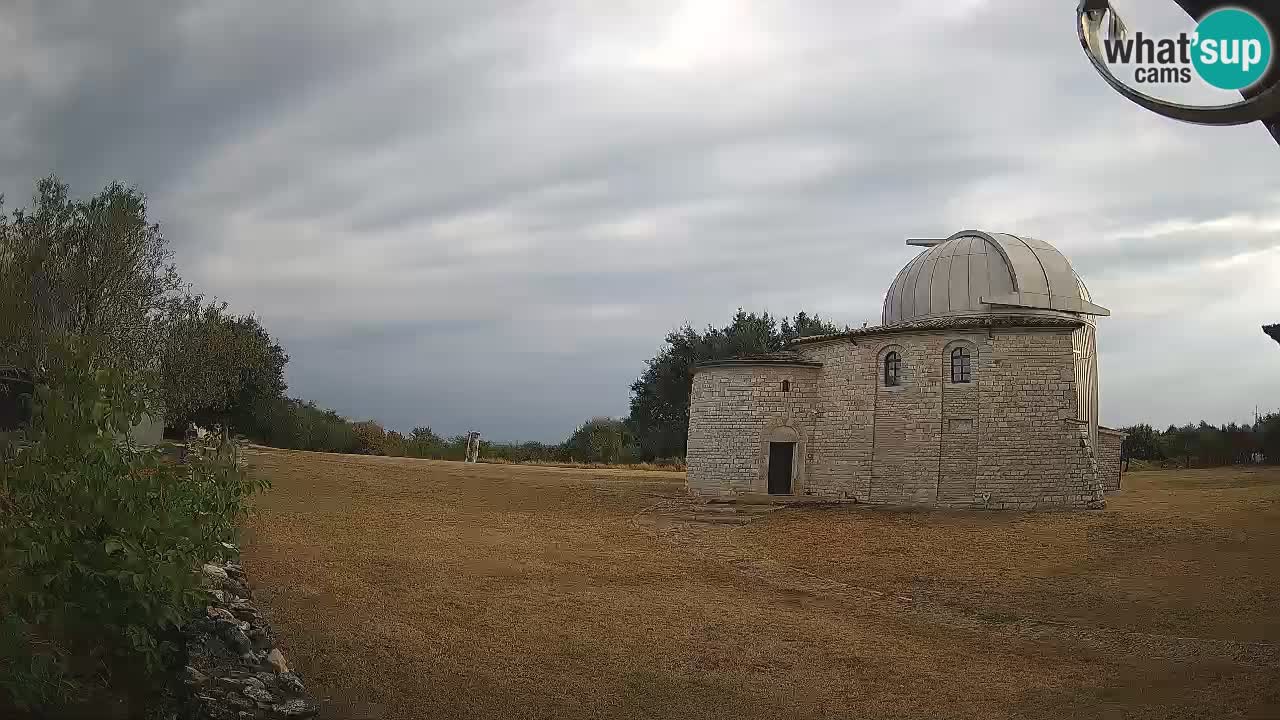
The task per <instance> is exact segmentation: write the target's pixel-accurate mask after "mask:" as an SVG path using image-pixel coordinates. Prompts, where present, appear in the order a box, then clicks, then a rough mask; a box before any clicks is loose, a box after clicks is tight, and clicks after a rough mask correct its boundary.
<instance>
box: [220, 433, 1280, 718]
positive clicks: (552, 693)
mask: <svg viewBox="0 0 1280 720" xmlns="http://www.w3.org/2000/svg"><path fill="white" fill-rule="evenodd" d="M251 462H252V463H253V465H254V468H255V469H254V471H255V472H261V473H264V474H266V475H267V476H269V477H270V478H271V479H272V481H273V482H274V488H273V490H272V491H271V492H270V493H269V494H268V495H267V496H265V497H263V498H262V499H261V500H260V501H259V502H258V509H257V512H256V515H255V517H254V518H253V520H252V522H251V524H250V527H249V528H248V531H247V538H246V540H247V542H246V548H245V564H246V568H247V570H248V572H249V575H250V576H251V577H253V578H254V579H255V583H256V584H257V585H258V586H260V587H262V588H263V591H262V592H260V593H259V601H260V605H262V606H265V608H266V609H267V610H268V611H269V612H270V614H271V619H272V622H273V625H274V626H275V628H276V630H277V631H278V633H279V634H280V635H281V636H282V641H281V642H282V645H283V646H284V649H285V650H286V652H287V654H288V655H289V657H290V658H291V659H293V660H294V662H295V664H297V665H298V666H300V668H301V671H302V674H303V676H304V677H306V678H307V679H308V683H309V684H310V685H311V689H312V691H313V692H314V693H315V694H316V695H317V696H319V697H320V698H322V699H324V698H328V699H329V708H328V710H327V711H326V712H327V713H328V717H331V718H345V719H353V718H490V717H521V718H524V717H528V718H601V717H607V718H659V717H662V718H665V717H682V718H710V717H733V718H780V717H966V718H968V717H972V718H996V717H1046V718H1048V717H1055V718H1056V717H1116V718H1121V717H1124V718H1132V717H1150V718H1169V717H1215V718H1225V717H1258V718H1262V717H1277V716H1280V660H1278V656H1277V653H1278V651H1277V647H1278V645H1280V609H1278V608H1280V587H1278V585H1280V584H1278V583H1277V577H1278V574H1277V572H1278V571H1280V472H1276V471H1270V472H1262V471H1257V472H1253V471H1238V470H1230V471H1190V472H1148V473H1134V474H1130V475H1126V476H1125V487H1126V489H1125V491H1124V492H1123V493H1122V494H1120V495H1116V496H1113V497H1111V498H1109V500H1108V502H1109V506H1108V509H1107V510H1105V511H1103V512H1099V513H983V512H972V513H952V512H900V511H891V510H885V509H875V508H867V507H861V506H844V507H839V508H786V509H782V510H777V511H774V512H770V513H767V514H766V515H764V516H763V517H760V518H755V519H753V520H752V521H751V522H749V523H745V524H737V523H723V524H720V523H706V522H683V521H681V516H680V514H679V513H675V515H674V516H675V518H676V520H677V521H675V522H670V521H668V520H669V519H670V518H671V517H672V516H673V512H672V509H673V508H675V509H677V510H680V511H681V512H683V505H682V503H681V501H680V499H679V498H680V496H681V493H682V487H683V475H681V474H677V473H656V472H637V471H630V472H629V471H611V470H571V469H560V468H541V467H529V466H515V465H503V466H495V465H463V464H461V463H447V462H432V461H422V460H408V459H398V458H367V457H352V456H341V455H325V454H314V453H301V452H284V451H263V452H259V453H256V454H255V455H254V456H253V457H252V458H251ZM664 518H666V519H664Z"/></svg>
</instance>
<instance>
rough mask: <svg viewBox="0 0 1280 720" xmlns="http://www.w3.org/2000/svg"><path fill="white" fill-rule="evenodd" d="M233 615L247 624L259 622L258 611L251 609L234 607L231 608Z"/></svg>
mask: <svg viewBox="0 0 1280 720" xmlns="http://www.w3.org/2000/svg"><path fill="white" fill-rule="evenodd" d="M231 614H232V615H234V616H235V617H237V618H239V619H241V620H244V621H245V622H256V621H257V620H258V611H257V610H254V609H253V608H251V607H233V608H231Z"/></svg>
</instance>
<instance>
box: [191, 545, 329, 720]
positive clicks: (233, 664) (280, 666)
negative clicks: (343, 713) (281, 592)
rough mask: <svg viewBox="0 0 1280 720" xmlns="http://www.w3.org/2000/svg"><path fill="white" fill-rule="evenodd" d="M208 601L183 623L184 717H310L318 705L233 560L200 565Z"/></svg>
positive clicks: (201, 719)
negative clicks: (186, 691)
mask: <svg viewBox="0 0 1280 720" xmlns="http://www.w3.org/2000/svg"><path fill="white" fill-rule="evenodd" d="M203 573H204V580H205V587H206V588H207V592H208V594H209V604H208V605H207V606H206V608H205V611H204V613H203V615H202V616H201V617H199V618H197V619H195V620H194V621H192V622H190V623H188V625H187V629H186V636H187V661H188V663H189V664H188V665H187V667H186V670H185V672H186V677H185V678H184V680H185V683H186V686H187V688H188V689H189V690H190V703H191V709H190V713H189V717H193V718H197V719H198V720H250V719H260V720H284V719H286V718H310V717H314V716H315V715H316V713H317V712H319V708H318V707H317V706H316V704H315V702H314V701H313V700H312V699H311V698H310V697H309V696H308V695H307V692H306V688H305V687H304V686H303V684H302V680H301V678H299V677H298V675H297V674H296V673H294V672H292V671H290V669H289V665H288V663H287V662H286V661H285V657H284V653H282V652H280V649H279V648H277V647H276V646H275V642H274V640H273V637H272V634H271V628H270V627H269V626H268V624H267V622H266V620H265V619H264V618H263V617H262V615H261V614H260V613H259V612H258V610H257V609H256V608H254V606H253V605H252V604H251V600H252V599H253V595H252V593H251V592H250V590H249V584H248V581H247V579H246V578H245V574H244V569H243V568H242V567H241V566H240V565H239V564H238V563H233V562H228V563H225V564H208V565H205V566H204V568H203Z"/></svg>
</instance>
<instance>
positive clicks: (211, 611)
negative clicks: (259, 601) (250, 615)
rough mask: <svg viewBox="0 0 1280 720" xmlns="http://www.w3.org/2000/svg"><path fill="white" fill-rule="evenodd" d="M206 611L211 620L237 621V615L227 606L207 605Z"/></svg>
mask: <svg viewBox="0 0 1280 720" xmlns="http://www.w3.org/2000/svg"><path fill="white" fill-rule="evenodd" d="M204 611H205V614H206V615H208V616H209V619H210V620H230V621H232V622H235V621H236V616H235V615H232V614H231V611H230V610H227V609H226V608H220V607H214V606H212V605H210V606H208V607H206V608H205V609H204Z"/></svg>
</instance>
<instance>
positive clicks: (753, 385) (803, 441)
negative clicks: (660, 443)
mask: <svg viewBox="0 0 1280 720" xmlns="http://www.w3.org/2000/svg"><path fill="white" fill-rule="evenodd" d="M784 382H785V383H786V384H787V389H786V390H783V383H784ZM817 400H818V368H814V367H807V366H799V365H797V366H773V365H765V366H729V367H721V368H715V372H708V371H702V372H699V373H697V374H696V375H695V376H694V381H693V390H692V392H691V394H690V400H689V402H690V411H689V450H688V458H689V462H690V463H691V464H690V465H689V467H688V477H689V479H690V488H691V489H692V490H693V491H694V492H695V493H697V494H699V495H707V496H721V497H727V496H732V495H736V494H740V493H746V492H757V493H763V492H767V490H768V478H767V475H766V473H767V471H768V451H769V447H768V446H769V442H770V441H771V440H773V439H777V440H782V441H786V442H795V443H796V449H795V456H796V460H795V462H794V464H793V467H796V466H798V470H799V472H793V473H792V486H793V487H801V486H803V484H804V481H805V479H804V472H803V470H804V463H803V462H802V461H801V460H802V458H803V456H804V453H805V450H806V447H807V442H808V434H809V432H810V431H811V429H812V427H813V421H814V414H815V410H816V405H817Z"/></svg>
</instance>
